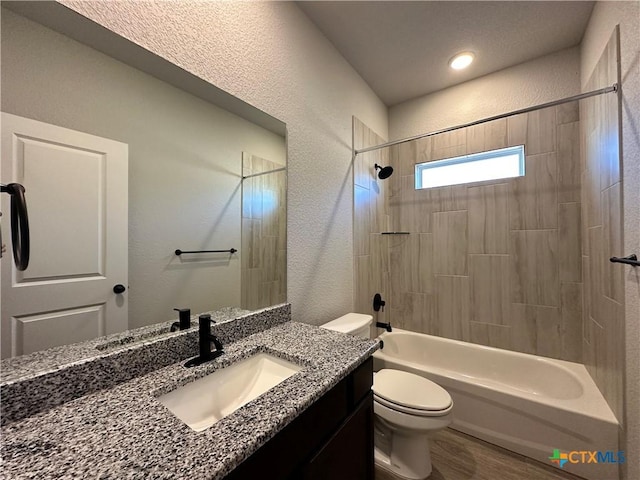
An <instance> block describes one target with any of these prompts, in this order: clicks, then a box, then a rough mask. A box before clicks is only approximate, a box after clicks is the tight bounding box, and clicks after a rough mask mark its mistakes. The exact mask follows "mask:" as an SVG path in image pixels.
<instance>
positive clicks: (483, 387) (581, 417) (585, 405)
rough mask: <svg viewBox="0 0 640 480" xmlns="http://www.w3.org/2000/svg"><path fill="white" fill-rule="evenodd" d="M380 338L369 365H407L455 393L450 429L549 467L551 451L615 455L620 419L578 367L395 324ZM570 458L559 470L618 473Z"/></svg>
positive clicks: (599, 475) (609, 476) (610, 478)
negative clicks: (402, 328) (380, 341)
mask: <svg viewBox="0 0 640 480" xmlns="http://www.w3.org/2000/svg"><path fill="white" fill-rule="evenodd" d="M380 338H381V339H382V340H383V342H384V348H383V349H381V350H379V351H377V352H376V353H375V354H374V370H376V371H378V370H380V369H382V368H395V369H399V370H404V371H408V372H411V373H415V374H417V375H420V376H423V377H425V378H428V379H429V380H432V381H434V382H436V383H437V384H438V385H440V386H442V387H444V388H445V389H446V390H447V391H448V392H449V393H450V395H451V397H452V398H453V424H452V425H451V427H452V428H454V429H456V430H459V431H461V432H464V433H467V434H469V435H473V436H474V437H477V438H481V439H483V440H485V441H487V442H490V443H493V444H495V445H499V446H501V447H504V448H507V449H509V450H511V451H513V452H517V453H520V454H522V455H526V456H527V457H530V458H534V459H536V460H539V461H541V462H543V463H545V464H547V465H552V462H551V461H550V459H549V457H550V456H551V455H553V451H554V449H559V450H560V451H561V453H570V452H572V451H602V452H614V453H613V459H617V458H618V456H617V455H618V422H617V420H616V418H615V416H614V415H613V413H612V412H611V409H610V408H609V406H608V405H607V403H606V402H605V400H604V398H603V397H602V395H601V394H600V391H599V390H598V388H597V387H596V386H595V384H594V383H593V380H592V379H591V377H590V376H589V374H588V373H587V370H586V368H585V367H584V366H583V365H580V364H577V363H571V362H565V361H562V360H555V359H551V358H545V357H537V356H535V355H527V354H524V353H518V352H511V351H508V350H501V349H498V348H492V347H485V346H482V345H475V344H472V343H467V342H461V341H457V340H449V339H446V338H441V337H434V336H431V335H424V334H420V333H414V332H408V331H404V330H400V329H396V328H394V329H393V332H391V333H383V334H382V335H381V336H380ZM585 458H587V459H588V458H589V457H588V456H586V457H585ZM611 458H612V457H611V455H610V456H609V460H610V459H611ZM571 459H572V460H574V461H578V462H577V463H572V462H566V463H565V464H564V466H563V468H562V469H563V470H565V471H569V472H572V473H575V474H577V475H580V476H582V477H585V478H588V479H594V480H617V479H618V465H617V464H616V463H605V462H602V463H586V462H585V463H582V461H581V455H580V454H574V455H572V456H571ZM553 466H557V465H553Z"/></svg>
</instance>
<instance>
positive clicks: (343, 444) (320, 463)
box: [302, 393, 374, 480]
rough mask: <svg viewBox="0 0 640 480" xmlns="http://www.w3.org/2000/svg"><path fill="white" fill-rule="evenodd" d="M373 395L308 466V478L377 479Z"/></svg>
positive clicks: (322, 479) (369, 396) (304, 477)
mask: <svg viewBox="0 0 640 480" xmlns="http://www.w3.org/2000/svg"><path fill="white" fill-rule="evenodd" d="M373 475H374V472H373V394H372V393H369V394H368V396H367V397H366V398H365V400H363V401H362V403H361V404H360V406H359V407H358V409H357V410H356V411H355V412H354V413H353V414H352V415H351V416H350V417H349V418H348V419H347V420H346V421H345V422H344V423H343V424H342V426H341V428H340V429H339V430H338V431H337V432H336V434H335V435H333V437H331V439H330V440H329V441H328V442H327V443H326V444H325V445H324V446H323V447H322V449H321V450H320V451H319V452H318V453H317V454H316V456H315V457H313V459H312V460H311V462H310V463H309V464H308V465H307V466H306V467H305V469H304V474H303V476H302V478H303V479H304V480H326V479H331V480H356V479H357V480H373Z"/></svg>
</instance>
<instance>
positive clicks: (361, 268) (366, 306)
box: [355, 255, 375, 313]
mask: <svg viewBox="0 0 640 480" xmlns="http://www.w3.org/2000/svg"><path fill="white" fill-rule="evenodd" d="M355 263H356V265H355V266H356V271H355V275H356V288H355V296H356V298H355V308H356V312H360V313H370V312H371V310H372V299H373V293H371V292H372V289H371V285H370V281H369V280H370V278H371V259H370V257H369V255H360V256H357V257H356V262H355ZM374 293H375V292H374Z"/></svg>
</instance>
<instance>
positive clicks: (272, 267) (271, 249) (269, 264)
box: [261, 236, 278, 283]
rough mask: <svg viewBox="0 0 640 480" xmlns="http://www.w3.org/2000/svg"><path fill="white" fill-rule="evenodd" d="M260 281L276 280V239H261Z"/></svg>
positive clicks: (267, 237) (265, 237) (264, 237)
mask: <svg viewBox="0 0 640 480" xmlns="http://www.w3.org/2000/svg"><path fill="white" fill-rule="evenodd" d="M261 246H262V250H261V256H262V281H263V282H265V283H267V282H274V281H275V280H276V265H277V264H276V256H277V254H278V244H277V240H276V237H272V236H263V237H262V245H261Z"/></svg>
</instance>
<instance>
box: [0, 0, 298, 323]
mask: <svg viewBox="0 0 640 480" xmlns="http://www.w3.org/2000/svg"><path fill="white" fill-rule="evenodd" d="M2 110H3V111H6V112H10V113H13V114H16V115H21V116H24V117H28V118H33V119H36V120H40V121H44V122H47V123H52V124H55V125H59V126H63V127H67V128H71V129H74V130H79V131H83V132H87V133H91V134H94V135H98V136H102V137H106V138H111V139H114V140H117V141H120V142H124V143H127V144H129V202H130V203H129V269H130V270H129V291H128V298H129V320H130V323H129V325H130V327H131V328H135V327H139V326H142V325H148V324H151V323H156V322H158V321H164V320H168V319H170V318H175V317H176V315H177V314H176V313H175V312H173V311H172V308H174V307H182V308H191V309H192V311H193V312H194V313H195V312H198V311H206V310H212V309H215V308H219V307H223V306H239V305H240V255H241V254H242V252H240V254H239V255H236V256H235V257H232V258H231V260H230V259H229V256H228V255H216V256H213V255H209V256H206V257H205V256H203V257H200V260H196V259H195V258H194V257H189V258H185V260H184V261H183V260H180V258H179V257H176V256H175V255H174V254H173V252H174V250H175V249H176V248H180V249H183V250H197V249H222V248H230V247H235V248H237V249H239V248H240V241H241V240H240V204H241V198H240V197H241V196H240V177H241V174H242V152H243V150H247V151H252V152H255V153H256V154H257V155H261V156H263V157H267V158H274V159H278V160H279V162H280V163H284V162H285V161H286V145H285V140H284V138H282V137H281V136H278V135H275V134H273V133H271V132H269V131H267V130H265V129H263V128H261V127H258V126H256V125H254V124H251V123H249V122H247V121H246V120H243V119H241V118H240V117H238V116H236V115H233V114H230V113H228V112H226V111H224V110H221V109H219V108H217V107H215V106H213V105H211V104H209V103H207V102H205V101H203V100H201V99H199V98H196V97H194V96H192V95H190V94H187V93H185V92H183V91H181V90H179V89H176V88H175V87H172V86H170V85H168V84H166V83H164V82H161V81H159V80H157V79H155V78H153V77H151V76H149V75H146V74H144V73H142V72H140V71H137V70H135V69H133V68H131V67H129V66H127V65H125V64H123V63H121V62H118V61H115V60H113V59H111V58H109V57H107V56H105V55H103V54H101V53H99V52H97V51H95V50H93V49H91V48H89V47H86V46H84V45H82V44H80V43H78V42H76V41H74V40H71V39H69V38H67V37H65V36H63V35H60V34H58V33H56V32H53V31H52V30H49V29H47V28H45V27H42V26H41V25H39V24H37V23H34V22H32V21H30V20H27V19H25V18H24V17H21V16H19V15H16V14H15V13H13V12H11V11H7V10H5V9H3V10H2Z"/></svg>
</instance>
